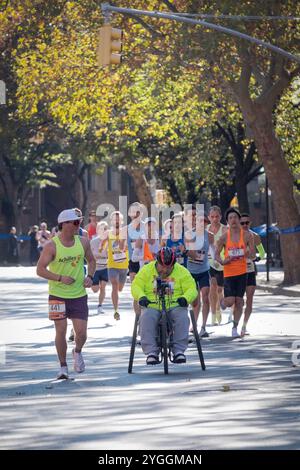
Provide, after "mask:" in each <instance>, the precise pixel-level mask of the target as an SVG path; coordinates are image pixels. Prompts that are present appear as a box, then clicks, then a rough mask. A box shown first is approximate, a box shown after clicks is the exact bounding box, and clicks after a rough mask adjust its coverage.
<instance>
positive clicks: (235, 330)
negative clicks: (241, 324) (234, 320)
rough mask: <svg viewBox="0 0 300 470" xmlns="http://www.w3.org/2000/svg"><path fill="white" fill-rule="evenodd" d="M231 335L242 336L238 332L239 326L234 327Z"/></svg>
mask: <svg viewBox="0 0 300 470" xmlns="http://www.w3.org/2000/svg"><path fill="white" fill-rule="evenodd" d="M231 336H232V337H233V338H239V337H240V335H239V334H238V331H237V328H236V327H235V326H234V327H233V328H232V332H231Z"/></svg>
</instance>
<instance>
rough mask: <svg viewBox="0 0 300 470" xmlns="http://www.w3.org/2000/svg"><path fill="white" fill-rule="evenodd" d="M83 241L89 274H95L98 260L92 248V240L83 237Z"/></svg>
mask: <svg viewBox="0 0 300 470" xmlns="http://www.w3.org/2000/svg"><path fill="white" fill-rule="evenodd" d="M81 243H82V245H83V248H84V257H85V259H86V260H87V264H88V274H87V275H88V276H92V277H93V276H94V273H95V271H96V260H95V258H94V255H93V253H92V250H91V246H90V241H89V240H87V239H86V238H85V237H83V238H81Z"/></svg>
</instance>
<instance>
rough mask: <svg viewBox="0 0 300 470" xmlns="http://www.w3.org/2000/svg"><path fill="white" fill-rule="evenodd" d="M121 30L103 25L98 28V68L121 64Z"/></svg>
mask: <svg viewBox="0 0 300 470" xmlns="http://www.w3.org/2000/svg"><path fill="white" fill-rule="evenodd" d="M121 51H122V30H121V29H117V28H113V27H112V26H111V25H110V24H105V25H104V26H102V27H101V28H100V33H99V44H98V50H97V62H98V65H100V67H105V66H107V65H111V64H120V63H121Z"/></svg>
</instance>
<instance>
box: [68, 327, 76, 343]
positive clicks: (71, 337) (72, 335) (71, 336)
mask: <svg viewBox="0 0 300 470" xmlns="http://www.w3.org/2000/svg"><path fill="white" fill-rule="evenodd" d="M74 339H75V335H74V330H73V328H72V330H71V333H70V336H69V341H74Z"/></svg>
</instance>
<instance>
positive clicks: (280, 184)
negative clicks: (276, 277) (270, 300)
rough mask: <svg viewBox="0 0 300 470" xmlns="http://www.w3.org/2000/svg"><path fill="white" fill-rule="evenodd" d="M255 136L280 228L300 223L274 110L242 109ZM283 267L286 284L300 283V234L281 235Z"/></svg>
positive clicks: (290, 175) (255, 107) (262, 107)
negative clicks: (277, 134)
mask: <svg viewBox="0 0 300 470" xmlns="http://www.w3.org/2000/svg"><path fill="white" fill-rule="evenodd" d="M243 112H244V114H245V117H246V119H247V121H248V123H249V125H250V127H251V130H252V132H253V135H254V140H255V144H256V147H257V150H258V154H259V156H260V157H261V159H262V162H263V165H264V168H265V171H266V175H267V177H268V181H269V187H270V189H271V191H272V193H273V197H274V203H275V211H276V217H277V220H278V225H279V228H281V229H287V228H293V227H295V226H296V225H300V214H299V211H298V208H297V204H296V200H295V197H294V192H293V176H292V173H291V171H290V169H289V166H288V164H287V162H286V160H285V158H284V155H283V151H282V148H281V144H280V142H279V140H278V138H277V136H276V135H275V132H274V126H273V119H272V113H271V112H270V111H268V110H267V109H266V107H264V106H263V105H258V104H256V105H255V106H253V107H252V109H249V108H248V109H246V110H245V109H244V110H243ZM280 244H281V253H282V260H283V267H284V284H299V283H300V263H299V259H298V258H299V257H298V256H296V253H299V246H300V233H299V232H298V233H291V234H288V235H285V234H283V235H281V236H280Z"/></svg>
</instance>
